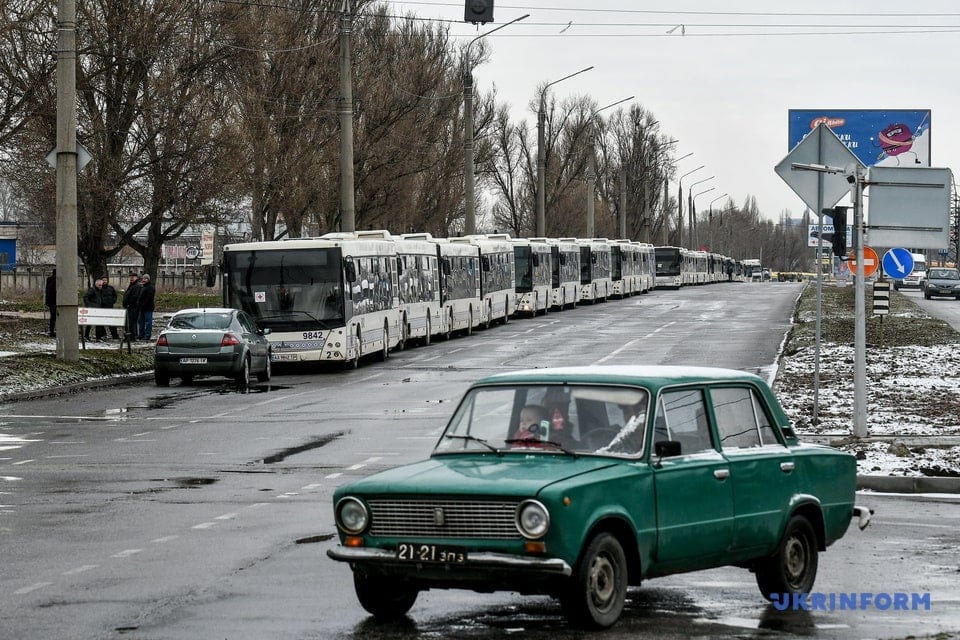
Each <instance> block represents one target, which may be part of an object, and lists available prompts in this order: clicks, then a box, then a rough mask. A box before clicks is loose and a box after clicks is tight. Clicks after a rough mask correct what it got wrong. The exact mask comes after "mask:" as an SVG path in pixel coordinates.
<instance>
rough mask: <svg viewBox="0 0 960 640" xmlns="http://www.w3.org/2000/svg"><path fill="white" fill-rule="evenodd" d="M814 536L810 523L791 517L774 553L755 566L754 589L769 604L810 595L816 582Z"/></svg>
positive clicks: (815, 538) (815, 541)
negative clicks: (786, 596) (775, 599)
mask: <svg viewBox="0 0 960 640" xmlns="http://www.w3.org/2000/svg"><path fill="white" fill-rule="evenodd" d="M817 564H818V556H817V536H816V534H815V533H814V531H813V526H812V525H811V524H810V521H809V520H807V519H806V518H805V517H803V516H793V517H792V518H790V520H788V521H787V526H786V528H785V529H784V531H783V538H781V540H780V544H779V546H778V547H777V550H776V552H775V553H774V554H773V555H772V556H770V557H768V558H765V559H764V560H762V561H761V562H760V564H759V565H758V566H757V569H756V573H757V576H756V577H757V586H758V587H760V593H762V594H763V597H765V598H767V599H768V600H772V599H773V598H772V597H771V596H773V595H780V594H784V593H789V594H795V593H810V590H811V589H812V588H813V582H814V580H816V578H817Z"/></svg>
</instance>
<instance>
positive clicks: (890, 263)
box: [883, 247, 913, 280]
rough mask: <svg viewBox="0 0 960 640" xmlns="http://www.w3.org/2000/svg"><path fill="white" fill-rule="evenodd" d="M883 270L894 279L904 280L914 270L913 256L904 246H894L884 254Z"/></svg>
mask: <svg viewBox="0 0 960 640" xmlns="http://www.w3.org/2000/svg"><path fill="white" fill-rule="evenodd" d="M883 272H884V273H885V274H887V276H888V277H890V278H893V279H894V280H903V279H904V278H906V277H907V276H908V275H910V274H911V273H912V272H913V256H912V255H911V254H910V252H909V251H907V250H906V249H904V248H902V247H894V248H893V249H889V250H888V251H887V252H886V253H885V254H883Z"/></svg>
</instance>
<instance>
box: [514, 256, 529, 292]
mask: <svg viewBox="0 0 960 640" xmlns="http://www.w3.org/2000/svg"><path fill="white" fill-rule="evenodd" d="M513 256H514V263H515V265H514V269H516V279H517V292H518V293H520V292H526V291H533V259H532V254H531V252H530V247H524V246H523V245H519V246H516V247H514V248H513Z"/></svg>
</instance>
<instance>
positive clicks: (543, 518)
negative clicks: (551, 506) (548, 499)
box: [517, 500, 550, 538]
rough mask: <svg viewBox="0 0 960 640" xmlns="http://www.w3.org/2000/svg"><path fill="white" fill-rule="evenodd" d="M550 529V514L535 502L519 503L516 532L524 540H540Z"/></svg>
mask: <svg viewBox="0 0 960 640" xmlns="http://www.w3.org/2000/svg"><path fill="white" fill-rule="evenodd" d="M549 528H550V513H549V512H548V511H547V508H546V507H545V506H543V505H542V504H540V503H539V502H537V501H536V500H527V501H525V502H521V503H520V506H519V507H517V531H519V532H520V534H521V535H522V536H523V537H524V538H542V537H543V536H544V535H545V534H546V533H547V529H549Z"/></svg>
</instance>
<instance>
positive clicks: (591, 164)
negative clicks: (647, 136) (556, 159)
mask: <svg viewBox="0 0 960 640" xmlns="http://www.w3.org/2000/svg"><path fill="white" fill-rule="evenodd" d="M627 100H633V96H628V97H626V98H623V99H621V100H617V101H616V102H611V103H610V104H608V105H607V106H605V107H600V108H599V109H597V110H596V111H594V112H593V113H592V114H590V134H589V135H590V138H589V148H588V150H587V237H588V238H592V237H594V235H595V234H594V228H593V227H594V225H593V206H594V199H595V198H594V196H595V191H596V189H595V186H596V182H597V167H596V157H595V156H596V152H595V150H594V136H593V119H594V118H595V117H596V115H597V114H598V113H600V112H601V111H603V110H604V109H609V108H610V107H615V106H617V105H618V104H622V103H624V102H626V101H627Z"/></svg>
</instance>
